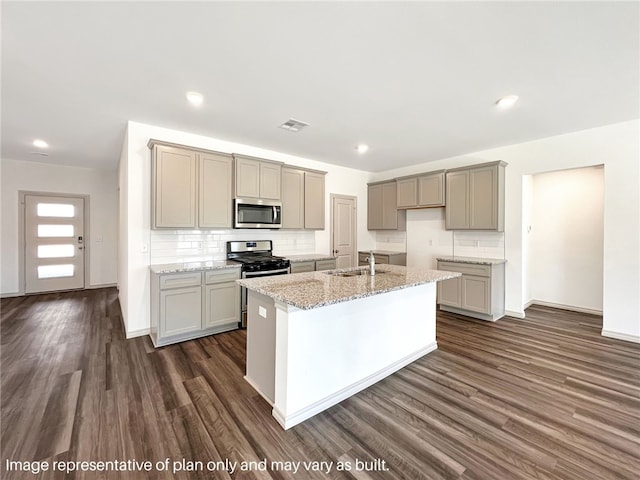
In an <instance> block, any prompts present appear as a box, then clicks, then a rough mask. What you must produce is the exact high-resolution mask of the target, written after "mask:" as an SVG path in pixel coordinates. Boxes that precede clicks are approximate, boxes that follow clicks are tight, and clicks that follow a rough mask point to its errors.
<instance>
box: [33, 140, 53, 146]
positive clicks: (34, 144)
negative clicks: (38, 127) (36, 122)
mask: <svg viewBox="0 0 640 480" xmlns="http://www.w3.org/2000/svg"><path fill="white" fill-rule="evenodd" d="M33 146H34V147H38V148H47V147H48V146H49V144H48V143H47V142H45V141H44V140H34V141H33Z"/></svg>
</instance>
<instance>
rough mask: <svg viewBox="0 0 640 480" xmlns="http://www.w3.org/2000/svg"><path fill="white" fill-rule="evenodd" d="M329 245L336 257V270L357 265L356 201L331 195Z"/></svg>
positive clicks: (351, 198) (353, 198)
mask: <svg viewBox="0 0 640 480" xmlns="http://www.w3.org/2000/svg"><path fill="white" fill-rule="evenodd" d="M331 216H332V223H331V244H332V247H331V248H332V251H333V254H334V255H336V257H337V260H336V268H349V267H355V266H357V265H358V255H357V251H356V199H355V197H348V196H342V195H331Z"/></svg>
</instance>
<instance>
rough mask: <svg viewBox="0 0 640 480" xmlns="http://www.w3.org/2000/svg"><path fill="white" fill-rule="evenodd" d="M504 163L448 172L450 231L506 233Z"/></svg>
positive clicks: (447, 216) (448, 218) (447, 198)
mask: <svg viewBox="0 0 640 480" xmlns="http://www.w3.org/2000/svg"><path fill="white" fill-rule="evenodd" d="M506 165H507V164H506V163H505V162H492V163H486V164H482V165H476V166H473V167H465V168H458V169H453V170H448V171H447V172H446V205H447V207H446V228H447V230H495V231H499V232H502V231H504V183H505V167H506Z"/></svg>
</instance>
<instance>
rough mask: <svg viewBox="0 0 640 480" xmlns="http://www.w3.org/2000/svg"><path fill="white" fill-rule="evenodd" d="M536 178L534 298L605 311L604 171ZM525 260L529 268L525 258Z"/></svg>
mask: <svg viewBox="0 0 640 480" xmlns="http://www.w3.org/2000/svg"><path fill="white" fill-rule="evenodd" d="M532 178H533V202H532V206H533V209H532V213H533V215H532V219H531V220H532V221H531V234H530V247H531V252H530V262H531V263H530V265H529V267H530V269H529V271H530V286H531V287H530V288H531V296H532V299H533V300H534V301H535V302H544V303H550V304H558V305H560V306H567V307H578V309H585V310H594V311H596V312H601V311H602V293H603V292H602V279H603V240H604V235H603V234H604V225H603V206H604V205H603V202H604V171H603V168H602V167H591V168H578V169H571V170H563V171H559V172H550V173H542V174H538V175H533V177H532ZM523 258H524V259H525V266H526V256H523ZM525 300H526V297H525Z"/></svg>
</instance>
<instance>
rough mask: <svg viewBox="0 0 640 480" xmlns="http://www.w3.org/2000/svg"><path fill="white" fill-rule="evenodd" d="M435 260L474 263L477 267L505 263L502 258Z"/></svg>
mask: <svg viewBox="0 0 640 480" xmlns="http://www.w3.org/2000/svg"><path fill="white" fill-rule="evenodd" d="M436 260H441V261H443V262H456V263H475V264H478V265H498V264H500V263H507V261H506V260H505V259H504V258H479V257H451V256H448V257H436Z"/></svg>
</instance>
